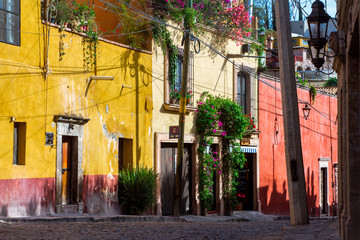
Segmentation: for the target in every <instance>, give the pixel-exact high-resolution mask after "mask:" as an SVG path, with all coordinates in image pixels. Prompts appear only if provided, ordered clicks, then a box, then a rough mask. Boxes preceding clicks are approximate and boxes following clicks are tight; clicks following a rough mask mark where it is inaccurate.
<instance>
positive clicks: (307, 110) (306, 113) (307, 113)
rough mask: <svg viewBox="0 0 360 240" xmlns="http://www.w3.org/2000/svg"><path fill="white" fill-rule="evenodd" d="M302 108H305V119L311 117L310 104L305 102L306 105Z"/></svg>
mask: <svg viewBox="0 0 360 240" xmlns="http://www.w3.org/2000/svg"><path fill="white" fill-rule="evenodd" d="M302 110H303V113H304V118H305V120H307V119H308V117H309V114H310V110H311V108H309V106H308V105H307V104H305V107H303V109H302Z"/></svg>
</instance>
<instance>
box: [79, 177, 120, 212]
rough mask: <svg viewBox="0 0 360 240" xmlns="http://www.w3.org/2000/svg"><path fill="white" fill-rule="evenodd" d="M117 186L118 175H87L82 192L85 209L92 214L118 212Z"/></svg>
mask: <svg viewBox="0 0 360 240" xmlns="http://www.w3.org/2000/svg"><path fill="white" fill-rule="evenodd" d="M117 188H118V176H117V175H108V176H105V175H85V176H84V187H83V194H82V199H83V201H84V211H85V212H88V213H92V214H99V213H101V214H104V213H105V214H118V213H119V204H118V194H117Z"/></svg>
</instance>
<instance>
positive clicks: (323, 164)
mask: <svg viewBox="0 0 360 240" xmlns="http://www.w3.org/2000/svg"><path fill="white" fill-rule="evenodd" d="M329 161H330V158H319V209H320V215H321V212H322V209H323V206H322V202H321V198H322V194H321V168H326V189H327V190H326V192H327V199H326V201H327V208H328V209H327V215H330V202H329V190H330V188H329Z"/></svg>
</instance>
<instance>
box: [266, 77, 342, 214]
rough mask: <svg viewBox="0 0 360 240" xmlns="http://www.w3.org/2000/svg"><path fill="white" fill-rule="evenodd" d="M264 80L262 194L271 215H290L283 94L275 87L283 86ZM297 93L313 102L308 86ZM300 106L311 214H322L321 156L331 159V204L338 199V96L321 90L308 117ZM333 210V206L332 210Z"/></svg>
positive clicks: (329, 164) (302, 142) (329, 179)
mask: <svg viewBox="0 0 360 240" xmlns="http://www.w3.org/2000/svg"><path fill="white" fill-rule="evenodd" d="M260 80H261V81H260V82H259V130H260V131H261V133H260V151H259V154H260V160H259V161H260V166H259V171H260V172H259V177H260V183H259V185H260V186H259V187H260V189H259V194H260V200H261V211H262V212H263V213H267V214H278V215H288V214H289V195H288V190H287V189H288V186H287V180H286V165H285V164H286V163H285V140H284V126H283V115H282V107H281V106H282V104H281V93H280V91H276V90H275V89H274V88H273V87H274V86H275V85H276V88H278V89H280V82H276V83H275V82H274V81H272V80H270V79H266V78H264V77H260ZM262 81H264V82H266V83H267V84H265V83H264V82H262ZM269 85H271V86H272V87H271V86H269ZM297 92H298V99H301V100H303V101H306V102H308V103H310V102H311V101H310V94H309V90H308V89H303V88H298V90H297ZM275 99H276V101H275ZM298 106H299V116H300V126H301V144H302V149H303V161H304V172H305V181H306V192H307V199H308V208H309V215H310V216H319V215H320V209H319V204H320V203H319V194H320V190H319V182H320V180H319V158H329V159H330V160H329V162H328V166H327V167H328V203H329V205H330V206H331V204H332V203H333V200H334V199H335V195H334V193H335V188H332V182H335V178H334V174H333V164H334V163H337V125H336V124H335V122H336V121H337V98H336V97H334V96H329V95H328V94H322V93H320V92H318V94H317V95H316V100H315V102H313V103H312V106H313V108H311V111H310V116H309V118H308V119H307V120H305V119H304V117H303V111H302V108H303V107H304V104H302V103H299V105H298ZM329 118H330V119H331V120H332V121H330V120H329ZM335 201H336V199H335ZM331 212H332V209H330V213H331Z"/></svg>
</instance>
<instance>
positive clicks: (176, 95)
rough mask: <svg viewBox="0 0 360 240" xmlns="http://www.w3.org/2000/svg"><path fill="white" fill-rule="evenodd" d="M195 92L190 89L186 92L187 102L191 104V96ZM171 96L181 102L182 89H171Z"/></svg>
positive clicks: (176, 101)
mask: <svg viewBox="0 0 360 240" xmlns="http://www.w3.org/2000/svg"><path fill="white" fill-rule="evenodd" d="M192 96H193V94H192V91H189V92H187V93H186V96H185V97H186V104H187V105H189V104H190V103H191V98H192ZM170 98H171V99H173V100H174V101H175V103H179V102H180V99H181V91H178V90H177V89H175V90H170Z"/></svg>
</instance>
